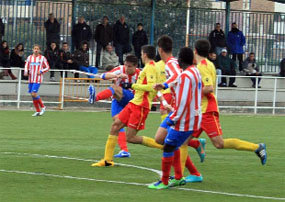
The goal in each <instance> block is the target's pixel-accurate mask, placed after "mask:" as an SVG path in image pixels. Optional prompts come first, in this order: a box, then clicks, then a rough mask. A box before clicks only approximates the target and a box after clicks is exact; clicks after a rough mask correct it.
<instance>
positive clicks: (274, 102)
mask: <svg viewBox="0 0 285 202" xmlns="http://www.w3.org/2000/svg"><path fill="white" fill-rule="evenodd" d="M276 91H277V79H276V78H275V79H274V92H273V106H272V107H273V110H272V114H275V107H276V94H277V92H276Z"/></svg>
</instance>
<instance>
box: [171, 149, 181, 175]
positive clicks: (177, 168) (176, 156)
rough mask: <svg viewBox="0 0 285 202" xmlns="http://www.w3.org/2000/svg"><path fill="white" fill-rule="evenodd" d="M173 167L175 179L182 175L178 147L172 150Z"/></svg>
mask: <svg viewBox="0 0 285 202" xmlns="http://www.w3.org/2000/svg"><path fill="white" fill-rule="evenodd" d="M173 167H174V173H175V176H174V177H175V179H177V180H180V179H181V178H182V177H183V175H182V171H181V161H180V150H179V149H177V150H176V151H175V152H174V159H173Z"/></svg>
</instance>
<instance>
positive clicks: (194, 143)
mask: <svg viewBox="0 0 285 202" xmlns="http://www.w3.org/2000/svg"><path fill="white" fill-rule="evenodd" d="M188 146H190V147H193V148H195V149H197V148H198V147H199V146H200V142H199V140H193V139H191V140H190V141H189V142H188Z"/></svg>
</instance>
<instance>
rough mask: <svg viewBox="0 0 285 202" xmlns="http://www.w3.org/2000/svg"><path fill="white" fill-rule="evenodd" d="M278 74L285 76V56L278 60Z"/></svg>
mask: <svg viewBox="0 0 285 202" xmlns="http://www.w3.org/2000/svg"><path fill="white" fill-rule="evenodd" d="M280 76H282V77H285V58H283V60H281V62H280Z"/></svg>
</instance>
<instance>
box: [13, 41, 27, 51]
mask: <svg viewBox="0 0 285 202" xmlns="http://www.w3.org/2000/svg"><path fill="white" fill-rule="evenodd" d="M19 46H23V48H22V50H20V51H24V50H25V49H24V44H23V43H18V44H17V45H16V46H15V49H18V48H19Z"/></svg>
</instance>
